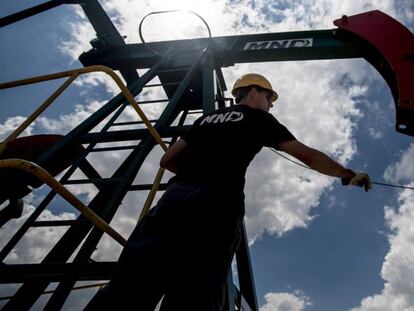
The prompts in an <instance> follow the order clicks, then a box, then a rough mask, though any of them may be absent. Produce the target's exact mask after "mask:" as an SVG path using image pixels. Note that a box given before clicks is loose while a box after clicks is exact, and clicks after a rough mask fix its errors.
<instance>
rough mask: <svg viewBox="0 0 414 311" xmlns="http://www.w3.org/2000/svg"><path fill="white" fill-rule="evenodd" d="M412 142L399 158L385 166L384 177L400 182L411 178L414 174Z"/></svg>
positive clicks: (413, 146) (413, 145)
mask: <svg viewBox="0 0 414 311" xmlns="http://www.w3.org/2000/svg"><path fill="white" fill-rule="evenodd" d="M413 158H414V143H413V144H411V145H410V146H409V147H408V149H407V150H405V151H404V152H403V153H402V155H401V158H400V160H399V161H398V162H397V163H395V164H392V165H390V166H388V167H387V169H386V170H385V172H384V179H385V180H387V181H390V182H395V183H400V182H407V181H410V180H412V178H413V176H414V165H413V163H412V162H413V161H412V159H413Z"/></svg>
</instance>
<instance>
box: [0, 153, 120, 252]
mask: <svg viewBox="0 0 414 311" xmlns="http://www.w3.org/2000/svg"><path fill="white" fill-rule="evenodd" d="M1 168H15V169H19V170H23V171H26V172H28V173H30V174H32V175H34V176H36V177H37V178H39V179H40V180H42V181H43V182H44V183H45V184H47V185H48V186H49V187H50V188H52V189H53V190H54V191H56V192H57V193H58V194H60V196H62V198H64V199H65V200H66V201H67V202H69V203H70V204H71V205H72V206H74V207H75V208H76V209H77V210H79V211H80V212H81V213H82V214H83V215H84V216H85V217H86V218H88V219H89V220H90V221H91V222H92V223H93V224H94V225H95V226H97V227H98V228H99V229H101V230H102V231H104V232H106V233H107V234H109V235H110V236H111V237H112V238H113V239H114V240H116V241H117V242H118V243H119V244H121V245H122V246H125V244H126V240H125V239H124V238H123V237H122V235H120V234H119V233H118V232H117V231H116V230H115V229H113V228H112V227H111V226H109V225H108V224H107V223H106V222H105V221H104V220H103V219H102V218H101V217H99V216H98V215H97V214H96V213H95V212H94V211H92V210H91V209H90V208H88V207H87V206H85V205H84V204H83V203H82V202H81V201H79V200H78V198H76V197H75V196H74V195H73V194H72V193H71V192H70V191H69V190H67V189H66V188H65V187H64V186H63V185H62V184H61V183H60V182H58V181H57V180H56V179H54V178H53V176H52V175H50V174H49V173H48V172H47V171H46V170H44V169H43V168H41V167H40V166H38V165H37V164H35V163H33V162H29V161H26V160H22V159H7V160H0V169H1Z"/></svg>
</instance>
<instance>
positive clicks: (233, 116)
mask: <svg viewBox="0 0 414 311" xmlns="http://www.w3.org/2000/svg"><path fill="white" fill-rule="evenodd" d="M243 118H244V115H243V113H242V112H237V111H231V112H230V111H229V112H226V113H220V114H212V115H210V116H206V117H205V118H204V119H203V121H201V123H200V125H203V124H204V123H224V122H238V121H241V120H243Z"/></svg>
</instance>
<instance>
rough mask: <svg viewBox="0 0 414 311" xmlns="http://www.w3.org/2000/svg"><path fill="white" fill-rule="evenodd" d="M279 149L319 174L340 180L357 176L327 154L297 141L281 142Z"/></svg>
mask: <svg viewBox="0 0 414 311" xmlns="http://www.w3.org/2000/svg"><path fill="white" fill-rule="evenodd" d="M279 148H280V150H282V151H284V152H286V153H288V154H290V155H291V156H293V157H295V158H296V159H298V160H300V161H302V162H303V163H305V164H306V165H307V166H309V167H310V168H311V169H314V170H315V171H318V172H319V173H322V174H325V175H329V176H334V177H340V178H347V177H351V178H352V177H353V176H355V174H354V173H352V171H351V170H348V169H346V168H344V167H343V166H342V165H340V164H339V163H338V162H336V161H334V160H332V159H331V158H330V157H328V156H327V155H326V154H324V153H322V152H320V151H318V150H316V149H313V148H310V147H308V146H306V145H305V144H302V143H301V142H299V141H297V140H293V141H284V142H281V143H279Z"/></svg>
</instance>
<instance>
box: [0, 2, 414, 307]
mask: <svg viewBox="0 0 414 311" xmlns="http://www.w3.org/2000/svg"><path fill="white" fill-rule="evenodd" d="M102 3H103V4H104V7H105V8H106V9H108V10H109V12H110V16H111V18H112V19H113V21H115V22H116V24H117V27H118V29H119V31H120V33H121V35H127V36H128V37H127V39H126V41H127V42H129V43H133V42H139V38H138V23H139V21H140V20H141V18H142V17H143V16H144V15H146V14H147V13H149V12H151V11H158V10H164V9H177V8H179V9H189V10H193V11H196V12H197V13H199V14H201V15H202V16H203V17H204V18H205V19H206V20H207V22H208V23H209V25H210V27H211V30H212V33H213V36H222V35H234V34H251V33H259V32H277V31H294V30H308V29H323V28H333V24H332V21H333V20H334V19H336V18H339V17H341V16H342V15H343V14H348V15H351V14H355V13H360V12H362V11H366V10H370V9H373V8H379V9H381V10H383V11H385V12H386V13H388V14H390V15H392V16H395V17H398V18H399V19H400V20H401V21H402V22H407V21H411V22H412V19H413V13H412V10H410V9H408V8H409V7H410V5H411V6H412V3H411V0H407V1H404V0H400V1H391V0H388V1H380V0H375V1H368V0H365V1H350V0H347V1H328V0H323V1H314V0H303V1H297V2H294V3H291V2H289V3H288V2H286V7H285V8H284V7H283V6H279V7H277V3H275V2H269V1H264V0H261V1H255V2H254V3H253V2H252V1H248V0H240V1H219V0H211V1H206V0H204V1H192V0H185V1H176V2H172V1H169V2H166V1H162V0H152V1H138V0H136V1H127V0H117V1H114V0H111V1H102ZM76 11H77V13H78V14H79V16H83V13H81V11H80V9H79V8H77V9H76ZM269 17H270V18H269ZM271 17H276V20H272V18H271ZM68 26H69V27H71V33H72V37H71V39H70V40H69V41H66V42H63V43H62V46H61V51H62V52H63V53H65V54H66V55H69V56H70V57H71V58H72V59H73V60H75V59H77V58H78V56H79V54H80V53H81V52H84V51H86V50H88V49H90V44H89V41H90V40H91V39H93V38H94V36H95V35H94V31H93V29H92V28H91V26H90V25H89V23H88V22H86V21H85V19H84V18H83V17H82V18H79V19H78V20H76V21H75V22H74V23H70V24H68ZM144 36H145V38H146V40H147V41H156V40H171V39H177V38H189V37H198V36H200V37H204V36H206V30H205V28H204V25H203V24H202V23H201V22H200V21H199V20H197V19H196V18H194V17H192V16H191V15H188V16H186V15H185V14H171V15H165V16H162V15H160V16H157V17H153V18H148V20H147V21H146V23H145V25H144ZM246 71H255V72H261V73H263V74H265V75H266V76H268V77H269V79H270V80H271V81H272V82H273V83H274V85H275V87H276V88H277V89H278V91H279V93H280V95H281V97H280V100H279V103H278V105H277V106H276V108H275V114H276V115H277V116H278V118H279V119H280V121H281V122H282V123H284V124H286V125H287V126H288V127H289V128H290V129H291V130H292V131H293V132H294V134H295V135H296V136H297V137H298V138H300V139H301V140H303V141H304V142H305V143H307V144H309V145H311V146H313V147H316V148H320V149H322V150H323V151H324V152H326V153H328V154H331V155H333V156H335V158H336V159H338V160H340V161H341V162H342V163H347V162H348V161H349V160H350V159H352V157H353V155H354V154H355V152H356V146H355V142H354V138H353V130H354V129H355V127H356V124H355V122H354V120H355V119H357V118H359V117H360V116H361V114H360V112H359V110H358V107H356V103H355V101H354V100H353V97H355V96H364V95H365V93H366V92H367V91H368V90H369V87H370V83H371V82H372V81H373V79H378V78H379V75H378V74H377V75H373V74H372V73H373V72H374V71H373V70H372V69H369V66H368V65H366V64H364V63H363V62H362V61H355V60H354V61H319V62H295V63H271V64H266V65H264V64H256V65H243V66H236V67H232V68H229V69H226V70H225V75H226V78H227V83H228V85H229V86H230V85H231V83H232V82H233V81H234V80H235V78H236V77H237V76H238V75H240V74H241V73H245V72H246ZM343 76H346V77H347V78H348V79H349V80H350V83H349V84H347V85H343V83H342V82H341V78H342V77H343ZM77 81H78V82H77V83H78V85H79V86H95V85H96V84H97V83H105V85H106V87H107V90H108V91H109V92H110V93H111V94H114V93H115V92H118V90H116V91H115V89H116V88H115V87H114V85H113V83H112V82H109V81H110V79H107V78H105V79H104V78H103V76H102V75H88V76H85V77H83V78H79V80H77ZM159 94H160V93H157V94H148V96H149V95H154V96H155V95H159ZM100 105H101V103H98V102H92V103H91V104H90V105H87V106H77V107H76V108H75V111H74V112H73V113H70V114H67V115H63V116H60V117H59V118H57V119H50V118H45V117H42V118H40V119H39V121H38V123H37V124H36V128H37V127H38V128H39V130H48V131H52V132H54V133H66V132H67V131H68V130H69V129H71V128H73V127H74V126H76V125H77V124H79V123H80V122H81V121H82V120H84V119H85V118H86V117H88V116H89V115H90V114H91V113H93V112H94V111H96V110H97V109H98V108H99V107H100ZM160 109H161V108H155V109H154V108H152V107H149V108H148V111H146V112H147V113H148V115H149V116H150V117H156V116H157V114H159V112H160ZM123 117H124V118H125V119H123V120H136V119H135V117H136V116H135V112H132V111H131V110H129V109H128V110H127V112H126V114H125V116H123ZM21 120H22V117H13V118H9V119H7V120H6V122H5V124H3V125H0V137H2V138H3V137H5V135H6V133H8V132H10V130H11V128H14V127H16V125H17V124H18V122H20V121H21ZM327 129H328V130H327ZM32 130H33V126H32V127H31V128H30V129H29V131H28V133H27V134H30V133H31V131H32ZM411 148H412V149H413V151H410V152H414V145H412V147H411ZM410 154H412V153H410ZM411 158H412V155H411ZM113 163H115V159H111V158H110V157H104V156H102V157H101V158H99V159H97V161H96V164H97V165H98V166H99V165H100V166H99V169H100V171H101V172H102V173H103V174H105V172H107V170H106V169H109V168H110V166H112V167H113ZM408 163H409V156H407V160H405V161H404V160H402V161H401V164H398V165H395V166H394V167H390V168H389V170H387V171H388V172H389V173H386V174H389V176H391V177H390V178H395V179H404V178H408V177H409V175H408V174H407V175H404V174H405V171H407V168H408V171H409V170H410V167H412V166H408ZM155 166H156V164H154V163H148V164H147V163H146V164H145V167H144V169H143V172H144V173H145V174H147V172H148V176H149V175H150V174H151V173H149V172H150V171H152V169H153V168H154V167H155ZM412 175H413V174H412V172H411V176H412ZM332 183H333V179H330V178H326V177H323V176H321V175H319V174H317V173H314V172H311V171H307V170H305V169H302V168H298V167H297V166H295V165H294V164H291V163H289V162H286V161H285V160H283V159H279V158H278V157H277V155H275V154H273V153H271V152H269V151H264V152H262V153H261V154H260V155H259V156H258V157H257V158H256V160H255V161H254V162H253V163H252V165H251V167H250V169H249V172H248V183H247V187H246V206H247V214H246V223H247V225H248V233H249V237H250V240H251V241H254V240H255V239H257V238H259V237H260V235H261V234H262V233H263V232H265V231H267V232H269V233H270V234H275V235H282V234H283V233H285V232H287V231H289V230H292V229H294V228H297V227H306V226H307V224H308V223H309V222H310V221H311V217H310V216H309V215H310V210H311V208H312V207H315V206H317V205H318V203H319V199H320V197H321V195H322V194H323V193H324V192H326V191H329V189H331V186H332ZM258 185H260V186H259V187H258ZM77 193H78V194H80V193H81V192H77ZM88 194H89V196H90V197H91V196H93V192H92V191H90V192H88ZM143 200H144V198H143V197H134V196H131V197H128V198H126V199H125V202H124V205H123V209H120V211H119V213H117V215H116V217H115V219H114V221H113V223H112V224H113V225H114V226H115V227H116V228H117V229H119V230H120V231H121V233H122V234H123V235H124V236H125V237H127V236H128V234H129V232H130V231H131V230H132V228H133V226H134V220H135V219H136V217H137V215H138V213H139V209H140V206H142V204H141V203H142V202H143ZM407 202H408V203H407ZM412 202H413V201H412V199H409V198H408V197H407V198H406V197H404V198H403V200H402V205H401V206H410V204H411V206H412V204H413V203H412ZM30 208H33V207H30ZM407 209H409V208H408V207H407ZM387 213H388V214H387V217H388V218H387V220H388V221H389V223H390V225H391V226H392V225H396V226H398V228H402V226H403V227H404V228H405V229H404V230H402V229H398V230H396V232H398V233H395V236H394V240H392V241H393V243H394V244H393V245H398V243H397V242H398V239H397V238H396V237H398V236H400V232H404V235H407V236H408V235H409V234H408V233H407V232H408V229H407V228H406V227H407V225H406V224H405V222H404V221H403V220H402V219H403V218H404V217H405V216H404V217H403V216H401V215H408V212H405V211H404V210H403V209H402V207H401V208H400V211H399V212H398V213H396V212H392V211H391V210H387ZM25 215H26V216H25V217H27V213H26V214H25ZM69 216H70V215H59V216H54V215H51V214H47V213H46V216H45V217H47V219H55V218H56V217H69ZM410 217H411V216H410ZM23 219H24V218H22V219H21V220H18V221H23ZM8 228H11V227H10V226H9V227H8ZM4 230H5V229H4ZM7 230H10V229H7ZM7 232H8V231H7ZM3 233H5V232H2V236H1V239H2V241H3V243H4V241H5V240H6V239H7V237H10V234H3ZM59 234H61V233H60V232H51V231H44V232H41V234H38V235H36V236H33V237H34V240H33V242H31V243H34V244H33V245H34V248H33V250H30V251H29V252H28V253H27V254H23V252H25V251H27V249H28V248H29V246H30V245H29V244H24V243H26V242H24V243H23V244H19V248H18V249H16V250H15V251H14V253H13V255H12V256H14V257H10V259H9V260H13V261H15V262H23V261H27V262H33V261H38V260H40V258H41V256H40V254H39V252H38V251H37V250H38V249H39V248H40V247H50V245H51V243H53V241H54V240H55V238H56V237H57V236H58V235H59ZM27 243H28V242H27ZM115 244H116V243H114V242H113V241H110V240H109V239H107V238H104V239H103V240H102V242H101V244H100V248H98V252H97V253H95V254H94V256H96V257H95V258H97V259H102V258H105V259H107V258H111V259H115V258H116V256H117V254H118V253H119V247H117V246H114V245H115ZM404 245H405V244H404ZM114 250H115V251H114ZM390 254H391V251H390ZM396 254H397V253H396ZM396 257H398V256H395V258H396ZM393 258H394V256H391V255H390V256H389V257H387V262H388V265H386V264H384V268H383V272H382V273H383V277H384V279H386V280H388V281H389V282H388V283H386V287H385V289H384V292H383V294H381V295H380V296H375V297H379V298H375V297H374V298H372V297H371V298H367V300H366V301H365V300H364V302H363V304H368V303H370V302H369V301H371V302H372V305H374V303H375V302H378V301H380V300H381V299H383V298H384V299H385V298H388V297H392V298H395V299H396V300H395V301H396V302H395V304H397V303H398V301H403V302H401V305H402V306H404V303H407V302H406V301H405V300H404V299H407V298H406V294H402V295H400V296H398V295H394V294H395V293H396V292H398V293H400V292H402V293H406V292H407V291H405V292H404V290H400V289H399V287H398V286H394V285H393V284H396V283H398V284H400V283H401V282H400V280H399V278H398V273H397V272H398V271H400V270H398V269H397V270H398V271H394V269H393V268H392V267H396V266H397V267H399V265H398V264H397V265H396V264H395V260H396V259H393ZM398 258H400V257H398ZM401 258H406V257H404V256H403V257H401ZM408 258H413V256H411V257H408ZM410 265H411V263H410V262H409V265H408V267H409V271H411V270H410V269H411V268H410V267H411V266H410ZM406 266H407V265H406ZM401 267H402V266H401ZM387 284H391V285H387ZM402 286H403V287H404V288H405V289H407V288H409V286H410V284H408V285H407V284H403V285H402ZM387 295H388V296H387ZM404 295H405V296H404ZM381 297H383V298H381ZM398 297H400V298H398ZM401 297H403V298H401ZM404 297H405V298H404ZM266 299H267V304H266V305H264V306H263V307H262V308H263V309H262V310H265V311H270V310H285V309H281V308H282V307H283V306H286V308H288V309H286V310H303V309H304V308H305V307H306V306H307V305H308V304H309V299H308V298H306V297H304V296H301V295H293V294H289V293H278V294H274V293H273V294H272V293H270V294H268V295H267V296H266ZM370 299H371V300H370ZM401 299H403V300H401ZM374 300H375V301H374ZM407 301H408V300H407ZM410 303H411V302H410ZM277 306H279V309H275V308H278V307H277ZM289 308H290V309H289ZM395 310H397V309H395ZM398 310H403V309H398ZM407 310H408V309H407Z"/></svg>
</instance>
